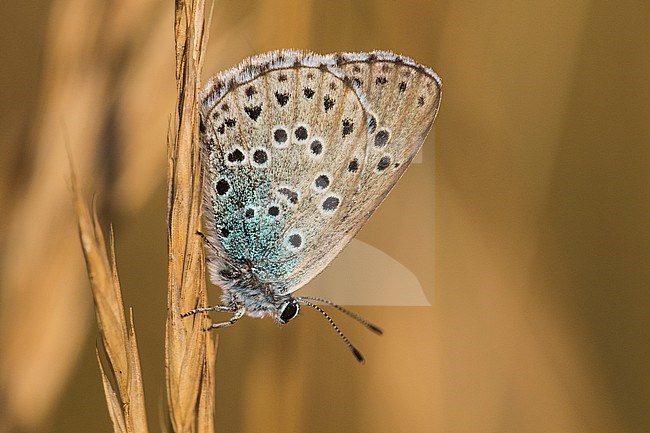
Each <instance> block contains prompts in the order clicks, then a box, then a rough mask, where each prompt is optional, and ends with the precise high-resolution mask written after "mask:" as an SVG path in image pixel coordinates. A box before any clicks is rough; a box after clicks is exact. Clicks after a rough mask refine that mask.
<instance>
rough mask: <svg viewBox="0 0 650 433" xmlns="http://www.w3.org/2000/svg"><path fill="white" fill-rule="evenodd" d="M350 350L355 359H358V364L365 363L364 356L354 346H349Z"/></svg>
mask: <svg viewBox="0 0 650 433" xmlns="http://www.w3.org/2000/svg"><path fill="white" fill-rule="evenodd" d="M350 350H351V351H352V353H353V354H354V356H355V357H356V358H357V361H359V364H365V363H366V358H364V357H363V355H362V354H361V352H359V351H358V350H357V349H356V348H355V347H352V346H350Z"/></svg>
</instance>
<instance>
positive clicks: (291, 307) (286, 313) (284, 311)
mask: <svg viewBox="0 0 650 433" xmlns="http://www.w3.org/2000/svg"><path fill="white" fill-rule="evenodd" d="M299 311H300V305H299V304H298V302H297V301H296V300H294V299H292V300H290V301H288V302H285V303H284V304H283V305H282V307H280V318H279V320H280V323H281V324H283V325H284V324H286V323H287V322H289V321H290V320H291V319H293V318H294V317H296V316H297V315H298V312H299Z"/></svg>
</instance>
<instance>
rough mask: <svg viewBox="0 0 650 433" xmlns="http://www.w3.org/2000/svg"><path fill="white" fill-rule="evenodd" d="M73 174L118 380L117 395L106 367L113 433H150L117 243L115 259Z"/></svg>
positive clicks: (106, 344) (100, 319)
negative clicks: (120, 273)
mask: <svg viewBox="0 0 650 433" xmlns="http://www.w3.org/2000/svg"><path fill="white" fill-rule="evenodd" d="M71 172H72V190H73V195H74V202H75V209H76V211H77V218H78V222H79V237H80V239H81V246H82V248H83V252H84V257H85V259H86V267H87V269H88V276H89V277H90V284H91V288H92V292H93V299H94V301H95V312H96V315H97V323H98V325H99V331H100V335H101V339H102V346H103V349H104V350H105V352H106V355H107V357H108V364H109V367H110V372H111V374H112V375H113V376H114V377H115V382H116V385H117V392H116V390H115V389H114V387H113V385H112V384H111V383H110V381H109V380H108V377H107V376H106V374H105V372H104V368H103V367H102V365H101V361H100V369H101V373H102V380H103V383H104V392H105V395H106V401H107V403H108V409H109V412H110V415H111V419H112V421H113V428H114V430H115V431H119V432H122V431H124V432H146V431H147V417H146V412H145V405H144V391H143V385H142V374H141V371H140V358H139V355H138V349H137V345H136V340H135V330H134V329H133V315H132V314H131V326H130V327H129V328H128V330H127V323H126V317H125V314H124V306H123V303H122V292H121V288H120V283H119V279H118V275H117V268H116V265H115V253H114V251H113V249H112V246H113V239H112V236H111V256H110V257H109V255H108V250H107V247H106V241H105V239H104V234H103V232H102V229H101V226H100V225H99V221H98V219H97V214H96V212H94V211H93V213H92V215H91V213H90V210H89V209H88V206H86V203H85V202H84V201H83V199H82V198H81V194H80V193H79V189H78V186H77V180H76V178H75V175H74V170H73V169H71ZM98 359H99V357H98Z"/></svg>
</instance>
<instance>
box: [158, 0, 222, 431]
mask: <svg viewBox="0 0 650 433" xmlns="http://www.w3.org/2000/svg"><path fill="white" fill-rule="evenodd" d="M174 30H175V40H176V84H177V88H176V90H177V109H176V115H175V116H174V122H173V125H172V127H171V128H172V129H171V131H170V138H169V143H168V144H169V154H168V191H169V193H168V194H169V195H168V209H169V213H168V246H169V258H168V259H169V263H168V317H167V336H166V374H167V397H168V404H169V415H170V418H171V424H172V426H173V428H174V431H176V432H189V431H214V409H213V408H214V380H213V377H212V372H213V371H214V351H215V350H214V343H213V341H212V337H211V336H210V335H209V334H208V333H207V332H205V329H206V327H207V326H208V323H207V319H206V318H205V317H203V316H193V317H192V318H187V319H181V313H183V312H185V311H189V310H191V309H193V308H195V307H196V306H197V305H205V304H206V297H205V280H204V274H203V272H204V258H203V245H202V241H201V238H200V237H199V236H197V235H196V231H197V230H199V229H200V221H201V203H202V197H201V161H200V151H199V146H198V141H199V136H198V134H199V125H198V122H199V112H198V109H199V91H200V73H201V68H202V65H203V57H204V53H205V47H206V45H207V30H206V25H205V2H204V1H203V0H197V1H187V2H185V1H181V0H178V1H176V16H175V22H174Z"/></svg>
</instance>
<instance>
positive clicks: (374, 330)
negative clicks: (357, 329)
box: [368, 323, 384, 335]
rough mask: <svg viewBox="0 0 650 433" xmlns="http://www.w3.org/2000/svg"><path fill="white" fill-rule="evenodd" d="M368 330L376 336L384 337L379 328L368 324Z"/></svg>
mask: <svg viewBox="0 0 650 433" xmlns="http://www.w3.org/2000/svg"><path fill="white" fill-rule="evenodd" d="M368 329H370V330H371V331H372V332H374V333H375V334H377V335H384V331H382V330H381V328H379V327H377V326H375V325H373V324H372V323H368Z"/></svg>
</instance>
